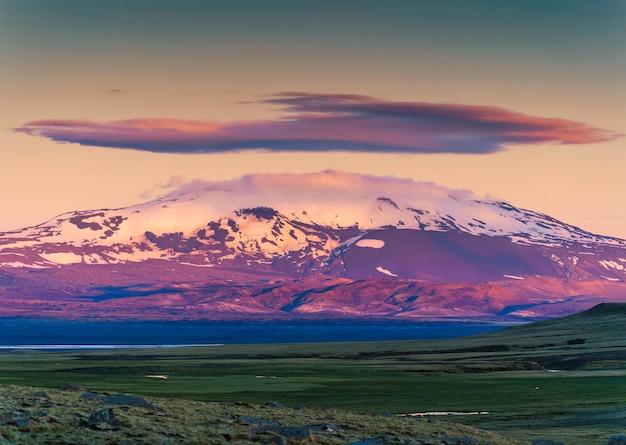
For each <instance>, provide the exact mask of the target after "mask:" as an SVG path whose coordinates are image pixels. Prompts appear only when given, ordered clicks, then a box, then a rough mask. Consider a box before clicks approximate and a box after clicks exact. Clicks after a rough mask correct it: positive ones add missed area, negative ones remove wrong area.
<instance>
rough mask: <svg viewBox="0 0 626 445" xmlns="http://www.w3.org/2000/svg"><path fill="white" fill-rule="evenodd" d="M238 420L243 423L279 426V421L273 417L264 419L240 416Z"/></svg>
mask: <svg viewBox="0 0 626 445" xmlns="http://www.w3.org/2000/svg"><path fill="white" fill-rule="evenodd" d="M237 422H239V423H240V424H241V425H265V426H278V422H276V421H275V420H271V419H263V418H256V417H248V416H239V417H238V418H237Z"/></svg>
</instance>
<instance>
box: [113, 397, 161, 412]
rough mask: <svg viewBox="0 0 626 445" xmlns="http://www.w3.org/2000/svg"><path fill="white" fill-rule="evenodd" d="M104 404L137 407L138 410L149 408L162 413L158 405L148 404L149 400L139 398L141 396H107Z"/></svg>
mask: <svg viewBox="0 0 626 445" xmlns="http://www.w3.org/2000/svg"><path fill="white" fill-rule="evenodd" d="M103 403H104V404H106V405H124V406H135V407H138V408H148V409H153V410H155V411H161V408H159V407H158V406H156V405H153V404H152V403H150V402H148V401H147V400H145V399H143V398H141V397H139V396H131V395H125V394H118V395H114V396H107V397H106V398H105V399H104V402H103Z"/></svg>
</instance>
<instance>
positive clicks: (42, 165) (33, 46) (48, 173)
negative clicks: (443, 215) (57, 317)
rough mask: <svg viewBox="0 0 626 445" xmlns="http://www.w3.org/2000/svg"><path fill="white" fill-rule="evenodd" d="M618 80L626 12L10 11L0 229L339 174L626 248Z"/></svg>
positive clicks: (624, 148)
mask: <svg viewBox="0 0 626 445" xmlns="http://www.w3.org/2000/svg"><path fill="white" fill-rule="evenodd" d="M624 79H626V0H598V1H593V2H592V1H587V0H525V1H523V2H521V1H517V0H480V1H468V0H438V1H425V0H424V1H422V0H394V1H393V2H389V1H373V0H369V1H368V0H358V1H357V0H339V1H338V0H334V1H326V0H317V1H305V0H301V1H295V0H288V1H287V0H285V1H278V0H264V1H257V0H229V1H217V0H215V1H212V0H203V1H200V0H177V1H173V0H172V1H161V0H106V1H104V0H103V1H99V0H98V1H96V0H94V1H84V0H55V1H49V0H0V104H1V105H0V173H1V174H0V187H1V190H2V193H1V194H0V209H1V210H0V231H3V230H4V231H7V230H12V229H17V228H21V227H25V226H29V225H34V224H38V223H41V222H43V221H45V220H48V219H50V218H52V217H54V216H55V215H58V214H60V213H63V212H67V211H72V210H79V209H97V208H118V207H123V206H127V205H131V204H136V203H139V202H143V201H146V200H148V199H152V198H155V197H158V196H160V195H163V194H166V193H168V192H171V191H173V190H175V189H176V188H178V187H181V186H182V185H184V184H186V183H189V182H191V181H194V180H206V181H221V180H229V179H234V178H237V177H240V176H242V175H245V174H250V173H304V172H317V171H323V170H327V169H333V170H339V171H346V172H355V173H362V174H367V175H376V176H391V177H398V178H408V179H414V180H416V181H430V182H435V183H437V184H440V185H443V186H445V187H449V188H455V189H463V190H469V191H471V192H473V193H474V194H475V196H476V197H479V198H489V199H499V200H504V201H507V202H510V203H512V204H514V205H516V206H518V207H523V208H528V209H532V210H535V211H539V212H543V213H547V214H549V215H551V216H553V217H555V218H557V219H560V220H562V221H565V222H567V223H570V224H574V225H576V226H579V227H581V228H583V229H586V230H589V231H592V232H595V233H600V234H604V235H612V236H617V237H622V238H626V199H624V196H626V181H625V180H624V170H625V168H626V137H625V136H624V135H626V119H625V116H626V82H624Z"/></svg>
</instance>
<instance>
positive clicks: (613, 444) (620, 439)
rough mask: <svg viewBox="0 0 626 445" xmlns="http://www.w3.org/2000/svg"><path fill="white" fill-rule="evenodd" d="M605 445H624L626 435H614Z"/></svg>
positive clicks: (625, 443)
mask: <svg viewBox="0 0 626 445" xmlns="http://www.w3.org/2000/svg"><path fill="white" fill-rule="evenodd" d="M606 445H626V435H625V434H614V435H612V436H611V438H610V439H609V441H608V442H607V444H606Z"/></svg>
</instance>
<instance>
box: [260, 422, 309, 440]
mask: <svg viewBox="0 0 626 445" xmlns="http://www.w3.org/2000/svg"><path fill="white" fill-rule="evenodd" d="M252 432H253V433H257V434H258V433H276V434H279V435H281V436H283V437H285V438H287V439H288V440H289V441H291V442H296V443H311V442H314V441H315V438H314V437H313V432H312V431H311V428H310V427H308V426H273V425H264V426H261V427H258V428H255V429H253V430H252Z"/></svg>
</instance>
